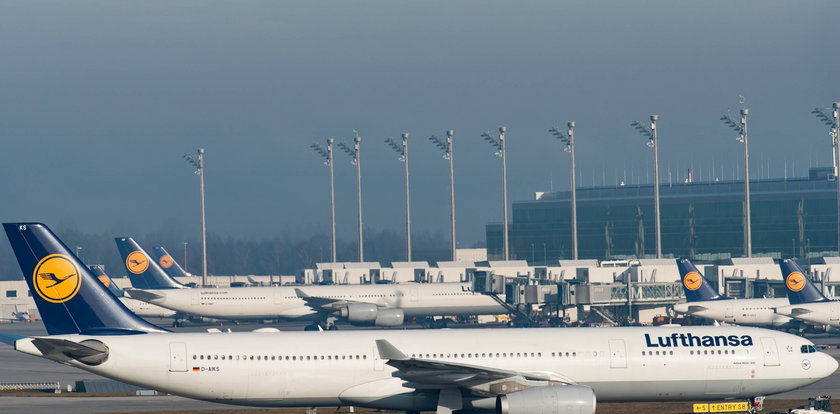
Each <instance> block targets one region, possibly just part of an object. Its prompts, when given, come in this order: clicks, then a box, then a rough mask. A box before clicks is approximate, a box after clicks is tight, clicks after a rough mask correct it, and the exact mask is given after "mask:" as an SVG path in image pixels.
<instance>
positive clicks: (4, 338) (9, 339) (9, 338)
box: [0, 334, 26, 346]
mask: <svg viewBox="0 0 840 414" xmlns="http://www.w3.org/2000/svg"><path fill="white" fill-rule="evenodd" d="M23 338H26V337H25V336H23V335H12V334H0V342H2V343H4V344H6V345H12V346H14V345H15V341H17V340H18V339H23Z"/></svg>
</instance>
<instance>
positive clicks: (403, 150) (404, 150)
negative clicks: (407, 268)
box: [385, 132, 411, 262]
mask: <svg viewBox="0 0 840 414" xmlns="http://www.w3.org/2000/svg"><path fill="white" fill-rule="evenodd" d="M385 143H386V144H388V146H390V147H391V148H393V149H394V150H395V151H397V153H399V154H400V158H399V160H400V161H402V162H403V163H404V164H405V252H406V254H405V257H406V261H409V262H410V261H411V191H410V187H409V181H408V132H404V133H403V134H402V144H397V143H396V142H394V140H392V139H391V138H387V139H386V140H385Z"/></svg>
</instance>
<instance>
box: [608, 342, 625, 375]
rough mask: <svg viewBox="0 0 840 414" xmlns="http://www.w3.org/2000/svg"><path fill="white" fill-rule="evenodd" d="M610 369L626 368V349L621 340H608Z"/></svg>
mask: <svg viewBox="0 0 840 414" xmlns="http://www.w3.org/2000/svg"><path fill="white" fill-rule="evenodd" d="M610 368H627V349H626V348H625V344H624V340H623V339H610Z"/></svg>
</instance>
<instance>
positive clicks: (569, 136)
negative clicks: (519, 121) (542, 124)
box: [548, 121, 578, 260]
mask: <svg viewBox="0 0 840 414" xmlns="http://www.w3.org/2000/svg"><path fill="white" fill-rule="evenodd" d="M566 125H567V126H568V127H569V132H568V133H566V132H563V131H561V130H559V129H557V128H551V129H549V130H548V132H551V134H552V135H554V137H555V138H557V139H559V140H560V141H561V142H563V143H564V144H566V148H564V149H563V150H564V151H566V152H568V153H569V154H571V156H572V166H571V167H572V183H571V186H572V258H573V259H574V260H577V259H578V235H577V184H576V182H575V121H570V122H569V123H568V124H566Z"/></svg>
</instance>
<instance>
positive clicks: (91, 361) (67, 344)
mask: <svg viewBox="0 0 840 414" xmlns="http://www.w3.org/2000/svg"><path fill="white" fill-rule="evenodd" d="M85 342H88V344H84V343H78V342H73V341H69V340H67V339H56V338H35V339H33V340H32V345H35V347H36V348H38V350H39V351H41V353H42V354H43V355H44V357H45V358H49V359H52V360H55V361H60V362H66V361H69V360H73V359H75V360H78V361H81V362H84V363H86V364H88V365H99V364H101V363H102V362H104V361H105V360H106V359H107V358H108V348H107V347H106V346H105V345H104V344H103V343H102V342H99V341H95V340H89V341H85ZM94 346H96V347H94Z"/></svg>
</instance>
